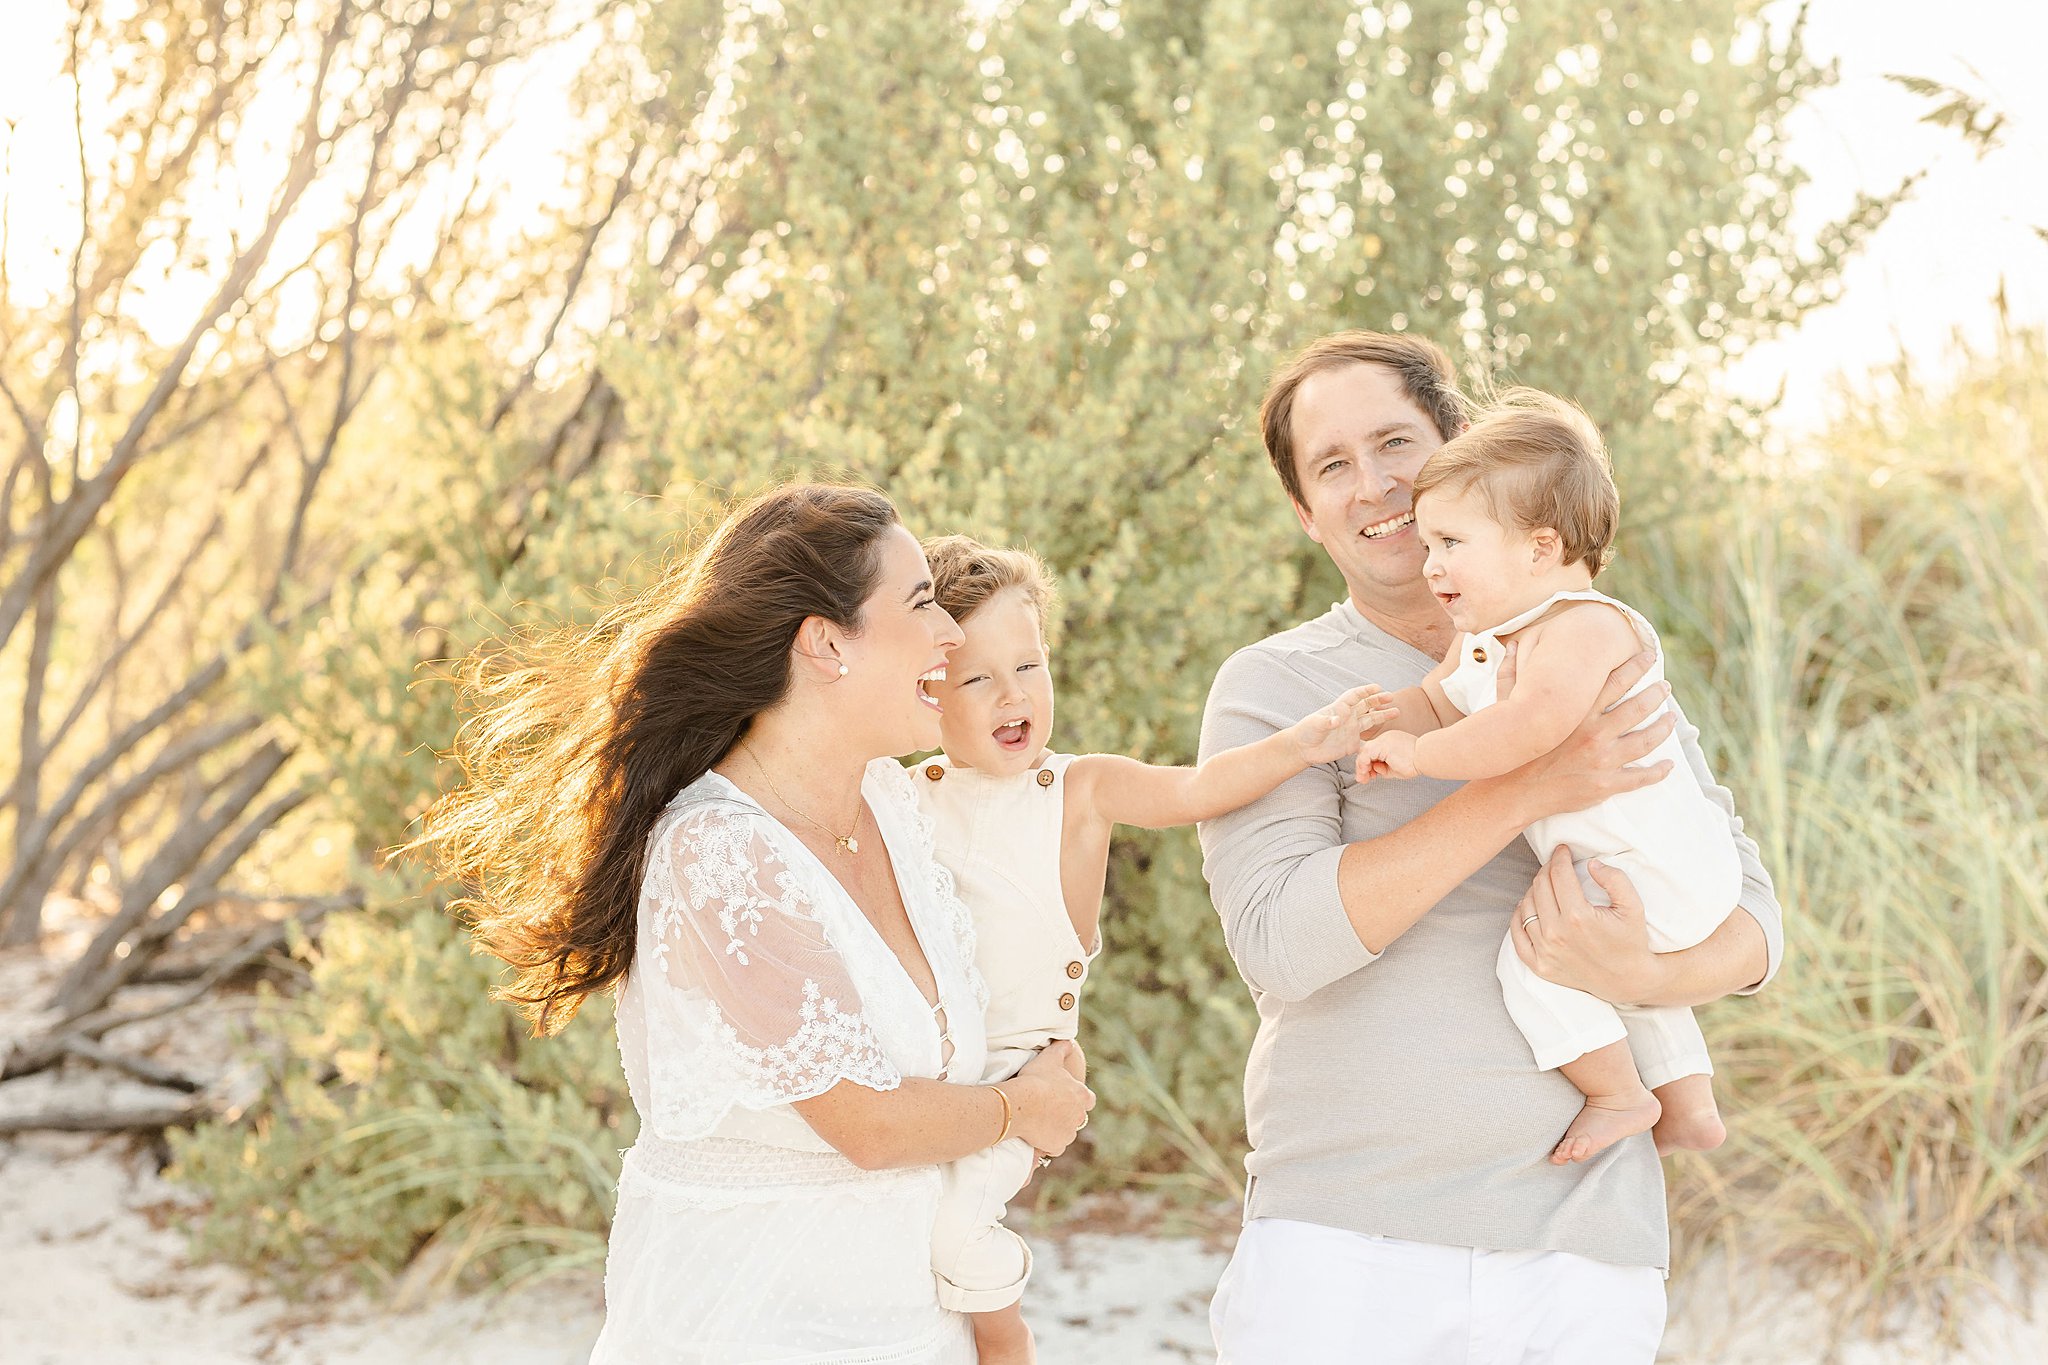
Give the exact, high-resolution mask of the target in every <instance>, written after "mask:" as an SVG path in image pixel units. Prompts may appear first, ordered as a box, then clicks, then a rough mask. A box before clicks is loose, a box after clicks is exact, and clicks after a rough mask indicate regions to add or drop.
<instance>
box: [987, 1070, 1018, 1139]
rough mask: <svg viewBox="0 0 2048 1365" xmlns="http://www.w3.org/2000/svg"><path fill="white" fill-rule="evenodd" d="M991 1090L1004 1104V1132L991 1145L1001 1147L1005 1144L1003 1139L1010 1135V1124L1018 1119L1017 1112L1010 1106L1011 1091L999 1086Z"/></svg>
mask: <svg viewBox="0 0 2048 1365" xmlns="http://www.w3.org/2000/svg"><path fill="white" fill-rule="evenodd" d="M989 1089H991V1090H993V1091H995V1092H996V1098H997V1099H999V1100H1001V1101H1002V1102H1003V1131H1002V1132H1000V1133H997V1134H996V1140H995V1141H994V1142H993V1143H991V1144H989V1145H990V1146H992V1147H1000V1146H1002V1144H1003V1139H1004V1138H1006V1137H1008V1136H1009V1135H1010V1124H1011V1123H1012V1122H1013V1121H1014V1120H1015V1119H1016V1117H1017V1111H1016V1109H1015V1108H1014V1107H1012V1106H1011V1104H1010V1092H1009V1091H1007V1090H1005V1089H1003V1088H1002V1087H1001V1086H999V1085H992V1086H990V1087H989Z"/></svg>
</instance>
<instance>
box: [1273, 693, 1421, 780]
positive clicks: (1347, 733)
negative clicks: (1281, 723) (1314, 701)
mask: <svg viewBox="0 0 2048 1365" xmlns="http://www.w3.org/2000/svg"><path fill="white" fill-rule="evenodd" d="M1386 702H1387V693H1386V692H1385V691H1384V690H1382V689H1381V688H1380V686H1379V685H1378V684H1377V683H1367V684H1366V685H1365V686H1363V687H1354V688H1352V689H1351V690H1350V691H1349V692H1346V693H1345V694H1344V695H1343V696H1341V697H1339V698H1337V700H1335V701H1334V702H1331V703H1330V704H1329V705H1328V706H1325V707H1324V708H1323V709H1322V710H1320V711H1317V712H1316V713H1315V714H1313V715H1310V716H1307V717H1304V718H1303V719H1302V720H1300V721H1298V722H1296V723H1295V725H1294V726H1293V727H1292V728H1291V729H1290V730H1289V731H1288V736H1289V738H1291V739H1293V741H1294V743H1295V746H1296V747H1297V748H1298V749H1299V750H1300V751H1301V761H1302V763H1303V764H1304V765H1305V766H1308V767H1313V766H1314V765H1316V764H1318V763H1335V762H1336V761H1337V760H1339V759H1341V758H1343V757H1344V755H1346V754H1348V753H1351V752H1353V751H1354V750H1356V749H1357V747H1358V742H1359V741H1360V740H1362V739H1365V738H1367V737H1368V736H1370V735H1372V734H1373V733H1375V732H1376V731H1378V730H1379V728H1380V727H1381V726H1383V725H1385V724H1387V722H1389V721H1391V720H1393V719H1394V718H1395V717H1396V716H1398V715H1399V714H1400V712H1399V710H1398V709H1397V708H1395V707H1392V706H1389V705H1387V704H1386Z"/></svg>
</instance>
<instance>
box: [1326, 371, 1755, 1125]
mask: <svg viewBox="0 0 2048 1365" xmlns="http://www.w3.org/2000/svg"><path fill="white" fill-rule="evenodd" d="M1620 511H1621V508H1620V499H1619V497H1618V496H1617V495H1616V493H1615V489H1614V480H1613V477H1612V476H1611V474H1610V472H1609V469H1608V463H1607V454H1606V451H1605V450H1604V449H1603V447H1602V444H1601V440H1600V434H1599V432H1598V431H1597V430H1596V429H1595V428H1594V426H1593V423H1592V422H1591V421H1590V420H1589V419H1588V418H1587V417H1586V415H1585V414H1584V413H1583V412H1581V411H1580V410H1579V409H1578V408H1577V407H1575V406H1573V405H1572V404H1570V403H1567V402H1565V401H1563V400H1562V399H1558V398H1553V397H1550V396H1549V395H1547V394H1541V393H1536V392H1534V391H1533V390H1527V389H1518V390H1514V391H1513V392H1511V393H1509V394H1507V395H1505V397H1504V398H1503V400H1502V402H1501V403H1500V405H1499V406H1497V407H1496V408H1494V409H1493V410H1492V411H1490V412H1489V413H1488V414H1487V415H1485V416H1483V417H1481V418H1480V419H1479V420H1478V421H1476V422H1474V423H1473V424H1472V425H1471V426H1470V427H1468V428H1466V429H1465V430H1464V431H1463V432H1460V433H1459V434H1458V436H1457V437H1455V438H1454V439H1452V440H1450V441H1448V442H1446V443H1445V444H1444V446H1443V447H1442V448H1441V449H1440V450H1438V451H1437V452H1436V453H1435V454H1434V455H1432V456H1430V458H1429V460H1428V462H1427V463H1425V464H1424V465H1423V467H1422V469H1421V472H1420V473H1418V474H1417V475H1416V477H1415V520H1416V525H1417V528H1418V529H1419V531H1420V532H1421V535H1422V540H1423V544H1424V545H1425V546H1426V547H1427V550H1428V558H1427V559H1426V560H1425V561H1424V565H1423V576H1424V578H1425V579H1426V580H1427V581H1428V583H1429V585H1430V587H1431V588H1432V589H1433V590H1434V591H1435V593H1436V596H1437V600H1438V601H1440V602H1442V603H1443V604H1444V608H1445V610H1446V611H1448V612H1449V614H1450V618H1451V622H1452V624H1453V625H1455V626H1457V627H1458V629H1459V631H1461V632H1462V634H1460V636H1459V637H1458V641H1457V643H1456V645H1455V646H1454V647H1453V648H1452V649H1451V652H1450V653H1449V654H1448V655H1447V656H1445V658H1444V661H1443V662H1442V663H1441V664H1439V665H1438V666H1437V667H1436V668H1435V669H1434V670H1433V671H1432V672H1431V673H1430V674H1429V676H1428V677H1427V678H1425V679H1423V681H1422V684H1421V686H1419V687H1411V688H1406V689H1404V690H1402V691H1400V692H1396V693H1392V694H1390V695H1388V696H1386V697H1385V698H1384V700H1390V701H1391V702H1392V703H1393V704H1394V707H1395V708H1396V710H1397V711H1398V713H1399V715H1398V718H1397V719H1396V720H1395V721H1393V722H1392V724H1391V725H1390V727H1389V728H1388V729H1386V730H1385V731H1383V732H1381V733H1379V734H1377V735H1375V736H1373V738H1371V739H1369V740H1367V741H1366V743H1365V744H1364V745H1363V746H1361V748H1360V750H1359V756H1358V776H1359V780H1360V781H1369V780H1371V779H1373V778H1375V777H1416V776H1423V777H1439V778H1453V779H1461V780H1470V779H1473V778H1482V777H1494V776H1498V775H1500V774H1502V773H1506V772H1508V771H1510V770H1512V769H1514V768H1517V767H1520V766H1521V765H1522V764H1523V763H1526V762H1528V761H1529V760H1530V759H1533V758H1535V757H1537V756H1538V755H1539V754H1542V753H1545V752H1547V751H1548V750H1550V749H1552V748H1554V747H1555V746H1557V745H1558V744H1559V743H1561V742H1563V740H1564V739H1565V738H1566V736H1568V735H1570V734H1571V732H1572V731H1573V730H1574V729H1575V728H1576V727H1577V726H1578V724H1579V722H1580V721H1581V720H1583V719H1584V718H1585V716H1586V713H1587V712H1588V711H1589V710H1591V709H1592V706H1593V703H1594V700H1595V699H1596V697H1597V696H1598V694H1599V692H1600V689H1601V687H1602V685H1603V684H1604V683H1605V682H1606V680H1607V675H1608V673H1609V672H1610V671H1612V670H1613V669H1614V668H1616V667H1618V666H1619V665H1621V664H1622V663H1624V662H1626V661H1627V660H1628V659H1630V658H1631V657H1633V656H1634V655H1636V654H1638V653H1641V652H1642V651H1643V650H1645V649H1648V650H1650V651H1651V652H1652V653H1654V654H1655V655H1656V663H1655V664H1654V665H1653V666H1652V667H1651V669H1650V671H1649V673H1648V675H1647V676H1645V677H1644V678H1643V679H1642V681H1641V682H1639V683H1637V684H1636V685H1635V687H1634V689H1632V690H1631V692H1630V693H1629V695H1630V696H1633V695H1635V693H1636V692H1640V691H1641V690H1642V689H1643V688H1645V687H1650V686H1654V685H1655V684H1656V683H1657V682H1659V681H1661V680H1662V679H1663V677H1664V656H1663V651H1662V649H1661V648H1660V646H1659V645H1658V642H1657V634H1656V632H1655V631H1654V630H1652V629H1651V628H1650V624H1649V622H1647V621H1645V620H1644V619H1643V618H1642V616H1641V615H1640V614H1638V613H1637V612H1636V611H1635V610H1634V609H1632V608H1630V607H1628V606H1626V605H1624V604H1623V603H1621V602H1617V601H1615V600H1614V599H1613V598H1611V597H1607V596H1604V595H1603V594H1601V593H1598V592H1595V591H1594V590H1593V578H1594V575H1596V574H1598V573H1599V572H1600V570H1601V569H1602V568H1604V567H1606V564H1607V560H1608V557H1609V555H1610V553H1611V550H1610V547H1611V545H1612V544H1613V540H1614V533H1615V527H1616V523H1617V522H1618V521H1619V519H1620ZM1511 644H1512V645H1513V646H1514V649H1515V666H1514V669H1513V670H1512V674H1511V676H1512V679H1513V681H1512V685H1511V687H1510V689H1509V693H1508V695H1507V696H1505V697H1500V696H1497V684H1498V681H1499V674H1500V669H1501V663H1502V659H1503V657H1504V655H1505V653H1506V651H1507V649H1508V647H1509V645H1511ZM1670 705H1671V704H1670V703H1667V707H1669V706H1670ZM1661 759H1670V760H1671V771H1670V773H1669V774H1668V775H1667V776H1665V777H1664V778H1662V779H1661V780H1659V781H1658V782H1656V783H1654V784H1652V785H1651V786H1648V787H1644V788H1642V789H1640V790H1637V791H1632V792H1626V793H1623V794H1622V795H1620V796H1615V797H1612V798H1610V799H1608V800H1606V801H1603V802H1601V803H1600V804H1599V805H1597V806H1594V807H1592V808H1591V809H1588V810H1583V811H1576V812H1572V813H1569V814H1565V815H1557V816H1552V817H1550V818H1548V819H1545V820H1540V821H1538V822H1537V823H1536V824H1534V825H1531V826H1530V827H1529V829H1528V831H1527V838H1528V840H1529V843H1530V846H1531V847H1533V848H1534V849H1535V850H1536V855H1537V856H1538V857H1539V858H1543V859H1546V860H1547V859H1548V858H1549V857H1550V856H1551V854H1552V853H1553V852H1554V851H1555V850H1556V849H1557V847H1558V846H1559V845H1560V844H1563V845H1568V846H1569V847H1570V850H1571V856H1572V861H1573V863H1574V865H1575V866H1576V867H1577V868H1578V870H1579V875H1580V880H1581V882H1582V884H1583V885H1584V886H1585V890H1586V896H1587V899H1588V900H1590V901H1592V902H1593V903H1595V904H1599V905H1606V904H1609V903H1610V902H1609V900H1608V897H1607V895H1606V893H1605V892H1604V891H1602V889H1601V888H1600V886H1599V885H1598V884H1597V883H1596V882H1594V880H1593V879H1592V876H1591V873H1590V871H1589V867H1588V865H1589V863H1593V862H1594V860H1597V864H1598V865H1604V866H1606V867H1609V868H1614V869H1617V870H1619V871H1621V872H1624V873H1626V874H1627V876H1628V879H1629V881H1630V882H1631V883H1632V884H1633V885H1634V887H1635V889H1636V890H1637V891H1638V892H1639V893H1640V894H1641V896H1642V902H1643V911H1644V919H1645V921H1646V923H1647V925H1648V928H1649V937H1650V946H1651V947H1652V948H1653V949H1655V950H1656V951H1657V952H1660V953H1664V952H1675V951H1677V950H1679V949H1681V948H1689V947H1691V946H1692V945H1694V944H1696V943H1698V942H1700V941H1701V940H1702V939H1704V938H1706V937H1707V936H1708V935H1709V934H1711V933H1713V932H1714V930H1715V929H1716V928H1718V927H1719V926H1720V924H1721V922H1722V921H1723V920H1724V919H1726V918H1727V917H1728V915H1729V914H1730V913H1731V912H1732V911H1733V909H1734V907H1735V901H1736V897H1737V895H1738V894H1739V893H1740V891H1741V885H1742V869H1741V865H1740V863H1739V862H1738V860H1737V855H1736V851H1735V846H1734V843H1733V841H1732V840H1731V839H1730V838H1729V835H1728V821H1727V817H1726V816H1725V815H1723V814H1722V813H1721V811H1720V810H1719V809H1717V808H1716V807H1715V806H1714V805H1713V803H1712V802H1710V801H1709V800H1708V799H1707V797H1706V794H1705V793H1704V792H1703V791H1702V790H1701V789H1700V785H1699V782H1698V780H1697V779H1696V778H1695V777H1694V776H1693V772H1692V769H1691V767H1690V766H1689V765H1688V764H1687V763H1686V762H1685V761H1684V759H1683V757H1682V755H1681V754H1680V752H1679V747H1678V741H1677V740H1676V739H1675V738H1674V739H1666V740H1665V741H1664V742H1663V743H1662V744H1661V745H1659V746H1658V747H1657V749H1656V750H1655V751H1654V752H1652V753H1651V754H1650V756H1649V757H1648V758H1647V759H1645V760H1644V763H1645V764H1654V763H1656V762H1657V761H1659V760H1661ZM1525 924H1526V921H1525ZM1497 973H1498V975H1499V977H1500V983H1501V989H1502V991H1503V992H1504V993H1505V995H1506V999H1507V1007H1508V1012H1509V1014H1511V1015H1512V1016H1513V1017H1514V1021H1515V1024H1516V1026H1517V1027H1518V1028H1520V1029H1521V1031H1522V1034H1523V1036H1524V1037H1526V1038H1527V1039H1528V1040H1529V1046H1530V1048H1531V1049H1532V1050H1533V1051H1534V1053H1535V1056H1536V1065H1537V1066H1538V1067H1540V1068H1542V1069H1544V1070H1549V1069H1551V1068H1556V1069H1557V1070H1559V1071H1560V1072H1562V1073H1563V1074H1564V1076H1565V1077H1566V1079H1568V1080H1570V1081H1571V1083H1572V1084H1573V1085H1575V1086H1577V1087H1578V1089H1579V1092H1580V1093H1581V1094H1583V1095H1584V1096H1585V1097H1586V1103H1585V1107H1584V1108H1582V1109H1581V1110H1580V1111H1579V1114H1578V1117H1577V1118H1576V1119H1574V1120H1573V1122H1572V1124H1571V1126H1570V1128H1569V1129H1567V1130H1566V1132H1565V1135H1564V1137H1563V1139H1562V1140H1560V1141H1559V1142H1558V1144H1557V1146H1556V1148H1555V1149H1554V1150H1553V1151H1552V1152H1551V1156H1550V1159H1551V1161H1552V1162H1553V1163H1555V1164H1558V1165H1563V1164H1565V1163H1566V1162H1572V1161H1585V1160H1587V1159H1588V1158H1590V1157H1592V1156H1593V1155H1595V1154H1596V1153H1598V1152H1600V1151H1603V1150H1605V1149H1606V1148H1607V1147H1609V1146H1612V1145H1613V1144H1614V1143H1615V1142H1617V1141H1619V1140H1620V1139H1622V1138H1624V1137H1628V1136H1630V1135H1631V1134H1634V1133H1640V1132H1643V1131H1645V1130H1648V1129H1652V1128H1654V1129H1655V1130H1656V1135H1657V1140H1658V1146H1659V1149H1660V1150H1670V1149H1671V1148H1674V1147H1683V1148H1690V1149H1693V1150H1708V1149H1711V1148H1713V1147H1715V1146H1718V1145H1719V1144H1720V1142H1721V1139H1722V1136H1723V1132H1722V1128H1721V1122H1720V1117H1719V1115H1718V1114H1717V1113H1716V1112H1715V1107H1714V1093H1713V1085H1712V1081H1711V1079H1710V1078H1711V1077H1712V1075H1713V1065H1712V1063H1711V1062H1710V1061H1709V1060H1708V1058H1707V1046H1706V1040H1705V1038H1704V1037H1702V1036H1701V1034H1700V1029H1699V1025H1698V1024H1697V1023H1696V1022H1695V1021H1694V1020H1693V1017H1692V1011H1691V1010H1688V1009H1684V1008H1654V1009H1653V1008H1635V1007H1630V1006H1621V1007H1616V1006H1613V1005H1609V1004H1607V1003H1606V1002H1604V1001H1601V1000H1598V999H1596V998H1594V997H1593V996H1591V995H1587V994H1586V993H1584V992H1583V991H1575V990H1571V989H1569V988H1567V987H1564V986H1559V985H1556V984H1554V983H1552V982H1549V981H1545V980H1543V979H1542V978H1541V977H1539V976H1537V975H1536V974H1535V973H1534V972H1532V971H1530V970H1529V968H1528V967H1527V966H1526V965H1525V964H1524V963H1523V962H1522V959H1521V957H1520V956H1519V955H1518V954H1517V953H1516V952H1515V945H1514V939H1513V934H1512V932H1510V934H1509V935H1508V936H1507V937H1506V938H1505V939H1503V941H1502V943H1501V949H1500V956H1499V959H1498V963H1497ZM1631 1054H1633V1055H1631Z"/></svg>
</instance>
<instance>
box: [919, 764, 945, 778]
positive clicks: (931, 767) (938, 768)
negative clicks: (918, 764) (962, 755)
mask: <svg viewBox="0 0 2048 1365" xmlns="http://www.w3.org/2000/svg"><path fill="white" fill-rule="evenodd" d="M924 775H925V776H926V777H928V778H930V779H931V780H932V781H934V782H936V781H938V780H939V779H940V778H942V777H944V776H945V775H946V765H945V764H943V763H932V764H928V765H927V766H926V767H925V770H924Z"/></svg>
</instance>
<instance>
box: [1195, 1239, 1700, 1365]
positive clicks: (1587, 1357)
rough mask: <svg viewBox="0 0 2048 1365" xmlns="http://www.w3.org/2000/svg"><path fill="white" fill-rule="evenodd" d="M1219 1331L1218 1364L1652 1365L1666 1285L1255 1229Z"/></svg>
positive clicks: (1514, 1256)
mask: <svg viewBox="0 0 2048 1365" xmlns="http://www.w3.org/2000/svg"><path fill="white" fill-rule="evenodd" d="M1209 1326H1210V1329H1211V1330H1212V1331H1213V1332H1214V1333H1215V1336H1216V1359H1217V1365H1650V1362H1652V1361H1654V1360H1655V1359H1656V1357H1657V1344H1658V1342H1659V1341H1660V1340H1661V1339H1662V1338H1663V1336H1664V1277H1663V1274H1662V1272H1660V1271H1658V1270H1657V1269H1656V1268H1655V1267H1654V1266H1619V1265H1609V1264H1607V1263H1606V1262H1604V1261H1595V1260H1591V1259H1589V1258H1587V1257H1585V1256H1575V1255H1572V1254H1571V1253H1570V1252H1564V1251H1477V1250H1474V1249H1472V1248H1470V1247H1447V1246H1434V1245H1432V1244H1430V1243H1427V1242H1404V1241H1401V1240H1400V1239H1398V1238H1394V1237H1373V1236H1368V1235H1366V1234H1364V1233H1358V1232H1346V1231H1344V1230H1343V1229H1341V1228H1326V1227H1322V1226H1320V1225H1318V1224H1315V1223H1299V1222H1295V1221H1293V1220H1291V1219H1285V1218H1255V1219H1253V1220H1252V1221H1251V1222H1249V1223H1247V1224H1245V1226H1244V1231H1243V1232H1242V1233H1240V1234H1239V1236H1238V1239H1237V1250H1236V1251H1235V1252H1234V1253H1233V1254H1232V1255H1231V1258H1230V1265H1229V1267H1228V1268H1227V1269H1225V1270H1224V1272H1223V1282H1222V1283H1221V1284H1219V1285H1218V1286H1217V1287H1216V1297H1215V1299H1214V1300H1213V1301H1212V1302H1211V1303H1210V1305H1209Z"/></svg>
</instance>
